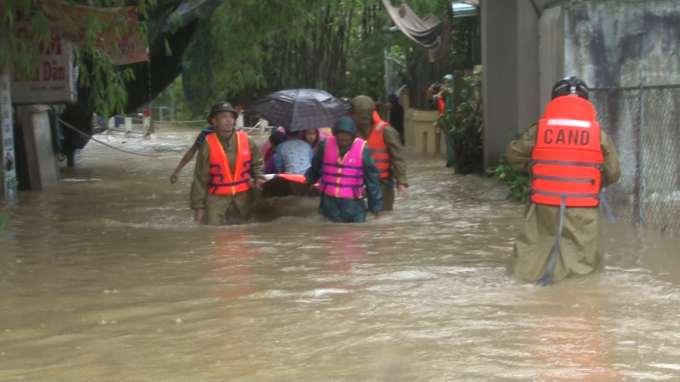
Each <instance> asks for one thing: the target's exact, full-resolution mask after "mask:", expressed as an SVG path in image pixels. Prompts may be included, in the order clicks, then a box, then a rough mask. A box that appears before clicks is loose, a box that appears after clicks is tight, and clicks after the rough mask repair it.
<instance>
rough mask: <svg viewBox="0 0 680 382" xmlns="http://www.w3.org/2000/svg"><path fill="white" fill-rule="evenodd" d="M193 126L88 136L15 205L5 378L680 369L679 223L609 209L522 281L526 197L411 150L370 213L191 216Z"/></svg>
mask: <svg viewBox="0 0 680 382" xmlns="http://www.w3.org/2000/svg"><path fill="white" fill-rule="evenodd" d="M197 133H198V131H197V130H195V129H194V130H191V129H179V128H178V129H165V130H161V131H159V133H158V136H157V137H156V139H153V140H142V139H138V138H125V137H123V136H122V135H119V134H114V135H112V136H110V137H109V140H110V143H111V144H113V145H116V146H118V147H124V148H127V149H129V150H135V151H139V152H144V153H148V154H160V155H164V157H163V158H159V159H153V158H144V157H136V156H131V155H127V154H123V153H120V152H117V151H113V150H111V149H108V148H106V147H103V146H101V145H98V144H96V143H94V142H93V143H90V144H89V145H88V146H87V148H86V149H85V151H84V158H85V162H84V164H83V166H82V167H80V168H78V169H76V170H69V169H66V168H62V178H63V181H62V182H61V183H59V184H58V185H57V186H54V187H51V188H50V189H48V190H46V191H45V192H42V193H34V192H24V193H22V194H21V195H20V200H19V203H18V205H16V206H12V207H10V209H9V211H10V214H11V222H10V226H9V228H8V230H7V231H6V232H5V233H3V234H1V235H0V380H118V379H124V380H178V381H179V380H216V379H219V380H237V381H273V380H310V381H311V380H314V381H336V380H346V381H360V380H361V381H369V380H370V381H379V380H405V381H406V380H408V381H411V380H431V381H449V380H465V381H491V380H494V381H511V380H523V381H524V380H527V381H531V380H536V381H539V380H540V381H542V380H546V381H548V380H564V381H575V380H630V381H634V380H680V306H679V305H680V259H679V255H680V250H679V249H678V248H680V239H678V238H677V237H676V238H674V237H664V236H660V235H657V234H655V233H654V232H650V231H640V230H638V229H635V228H632V227H629V226H627V225H625V224H617V225H612V224H608V223H607V224H606V225H605V227H604V237H605V245H606V252H607V270H606V272H605V273H604V274H601V275H596V276H589V277H584V278H580V279H572V280H567V281H564V282H561V283H558V284H556V285H553V286H551V287H547V288H540V287H535V286H533V285H527V284H523V283H519V282H517V281H516V280H514V279H513V278H511V277H509V276H508V275H507V274H506V270H505V269H506V268H505V265H506V263H507V260H508V258H509V256H510V254H511V252H512V242H513V240H514V237H515V235H516V234H517V232H518V229H519V228H520V227H521V223H522V213H523V206H522V205H520V204H517V203H512V202H508V201H506V200H505V193H506V189H505V188H504V187H503V186H502V185H497V184H495V183H494V182H493V181H491V180H488V179H484V178H479V177H475V176H454V175H453V174H452V171H451V170H449V169H446V168H445V167H444V162H443V160H442V159H441V158H439V157H433V156H418V155H413V154H409V156H408V161H409V175H410V180H411V183H412V185H411V188H410V192H411V196H410V198H409V199H398V200H397V202H396V210H395V211H394V212H393V213H391V214H385V216H384V217H382V218H381V219H377V220H371V221H369V222H368V223H366V224H363V225H336V224H332V223H324V222H323V221H322V219H321V217H320V216H319V215H318V214H317V213H316V208H317V200H316V199H314V198H282V199H267V200H265V201H261V202H259V205H258V208H257V211H258V217H259V220H258V221H255V222H251V223H249V224H244V225H238V226H228V227H199V226H196V225H194V224H193V223H192V213H191V211H190V210H189V209H188V192H189V188H190V182H191V174H192V169H193V167H192V165H193V163H192V164H190V165H189V166H187V167H186V168H185V169H184V171H183V172H182V176H181V178H180V180H179V182H178V183H177V184H176V185H175V186H170V184H169V182H168V177H169V175H170V173H171V172H172V170H173V169H174V167H175V166H176V164H177V163H178V161H179V159H180V157H181V156H182V154H183V153H184V151H185V150H186V149H187V148H188V147H189V146H190V145H191V143H192V140H193V139H194V138H195V135H196V134H197ZM99 138H101V139H104V140H106V138H104V137H102V136H99ZM257 138H258V139H259V140H260V141H261V140H262V139H261V138H260V137H257ZM123 141H125V142H124V143H123Z"/></svg>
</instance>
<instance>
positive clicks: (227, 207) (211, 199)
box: [191, 131, 265, 225]
mask: <svg viewBox="0 0 680 382" xmlns="http://www.w3.org/2000/svg"><path fill="white" fill-rule="evenodd" d="M218 140H219V142H220V144H221V145H222V147H223V148H224V152H225V154H226V155H227V159H228V160H229V167H230V168H231V171H232V172H233V171H234V165H235V164H236V156H237V154H238V152H237V140H236V131H234V133H233V134H232V135H231V137H230V138H229V139H223V138H219V136H218ZM248 146H250V155H251V160H252V173H253V176H254V177H255V178H256V179H263V180H264V179H265V178H264V160H263V159H262V153H261V152H260V149H259V147H257V145H256V144H255V143H254V142H253V140H252V139H251V138H250V137H249V138H248ZM209 179H210V145H209V144H208V143H207V142H206V143H205V144H203V145H201V148H200V149H199V150H198V157H197V158H196V167H195V168H194V182H193V183H192V185H191V208H193V209H197V208H204V209H205V223H206V224H209V225H222V224H227V223H228V222H229V221H230V220H231V219H233V218H237V217H238V218H240V219H248V218H250V217H251V216H252V205H253V191H252V189H251V190H248V191H245V192H240V193H237V194H236V195H210V194H208V181H209Z"/></svg>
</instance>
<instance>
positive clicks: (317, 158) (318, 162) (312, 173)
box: [305, 140, 326, 184]
mask: <svg viewBox="0 0 680 382" xmlns="http://www.w3.org/2000/svg"><path fill="white" fill-rule="evenodd" d="M325 152H326V141H325V140H324V141H322V142H320V143H319V146H318V147H317V148H316V152H314V156H313V157H312V165H311V166H310V167H309V168H308V169H307V171H306V172H305V182H307V183H309V184H314V183H316V182H318V181H319V179H320V178H321V167H322V166H323V157H324V155H325Z"/></svg>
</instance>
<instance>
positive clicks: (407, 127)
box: [404, 109, 446, 155]
mask: <svg viewBox="0 0 680 382" xmlns="http://www.w3.org/2000/svg"><path fill="white" fill-rule="evenodd" d="M404 114H405V116H404V140H405V141H406V142H405V144H406V147H410V148H411V149H413V150H414V151H415V152H417V153H425V154H438V155H446V140H445V137H444V134H443V133H441V132H439V131H437V130H435V128H434V127H433V126H432V124H433V123H434V121H435V120H436V119H437V116H438V112H437V111H422V110H416V109H408V110H406V112H405V113H404Z"/></svg>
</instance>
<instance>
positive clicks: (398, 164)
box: [383, 126, 408, 187]
mask: <svg viewBox="0 0 680 382" xmlns="http://www.w3.org/2000/svg"><path fill="white" fill-rule="evenodd" d="M383 139H384V140H385V144H386V145H387V150H388V151H389V152H390V158H391V160H392V174H393V175H394V178H395V179H396V181H397V186H406V187H408V179H407V178H406V159H404V153H403V149H402V146H401V138H400V137H399V132H398V131H397V130H395V129H394V127H392V126H386V127H385V130H384V131H383Z"/></svg>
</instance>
